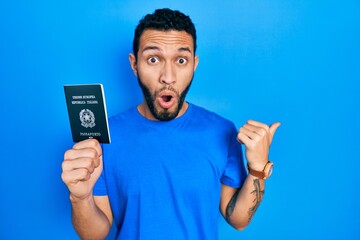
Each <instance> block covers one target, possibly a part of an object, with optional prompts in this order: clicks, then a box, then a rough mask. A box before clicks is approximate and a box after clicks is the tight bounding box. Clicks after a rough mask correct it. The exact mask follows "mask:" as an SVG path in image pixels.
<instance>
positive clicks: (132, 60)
mask: <svg viewBox="0 0 360 240" xmlns="http://www.w3.org/2000/svg"><path fill="white" fill-rule="evenodd" d="M129 62H130V66H131V69H132V70H133V72H134V74H135V76H137V75H138V72H137V64H136V58H135V55H134V54H132V53H130V54H129Z"/></svg>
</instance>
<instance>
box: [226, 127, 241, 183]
mask: <svg viewBox="0 0 360 240" xmlns="http://www.w3.org/2000/svg"><path fill="white" fill-rule="evenodd" d="M236 137H237V132H236V129H235V126H234V130H233V132H232V134H231V137H230V141H229V148H228V158H227V163H226V168H225V171H224V173H223V175H222V177H221V183H223V184H225V185H227V186H230V187H233V188H240V187H241V186H242V185H243V183H244V181H245V178H246V176H247V173H246V170H245V165H244V157H243V153H242V148H241V144H240V143H239V142H238V141H237V138H236Z"/></svg>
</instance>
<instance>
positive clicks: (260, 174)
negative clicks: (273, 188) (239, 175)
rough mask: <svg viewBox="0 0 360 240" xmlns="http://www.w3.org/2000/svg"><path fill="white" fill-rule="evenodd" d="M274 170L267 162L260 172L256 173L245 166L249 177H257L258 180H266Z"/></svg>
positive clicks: (272, 165)
mask: <svg viewBox="0 0 360 240" xmlns="http://www.w3.org/2000/svg"><path fill="white" fill-rule="evenodd" d="M273 168H274V164H273V163H272V162H271V161H268V162H267V163H266V165H265V167H264V169H263V170H262V171H256V170H254V169H251V168H250V167H249V164H248V165H247V169H248V171H249V173H250V174H251V175H253V176H254V177H258V178H260V179H267V178H269V177H270V176H271V174H272V171H273Z"/></svg>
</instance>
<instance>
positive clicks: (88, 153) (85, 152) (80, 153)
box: [64, 148, 100, 167]
mask: <svg viewBox="0 0 360 240" xmlns="http://www.w3.org/2000/svg"><path fill="white" fill-rule="evenodd" d="M79 158H91V159H94V163H95V167H98V166H99V164H100V159H99V158H100V157H99V156H98V152H97V151H96V150H95V149H94V148H82V149H70V150H68V151H66V152H65V154H64V160H76V159H79Z"/></svg>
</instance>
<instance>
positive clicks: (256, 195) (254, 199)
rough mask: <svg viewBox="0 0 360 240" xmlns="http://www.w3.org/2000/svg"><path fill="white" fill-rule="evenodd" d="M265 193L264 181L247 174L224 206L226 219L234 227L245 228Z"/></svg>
mask: <svg viewBox="0 0 360 240" xmlns="http://www.w3.org/2000/svg"><path fill="white" fill-rule="evenodd" d="M264 193H265V181H264V180H262V179H259V178H256V177H254V176H252V175H250V174H249V175H248V177H247V178H246V180H245V182H244V184H243V186H242V188H241V189H239V190H237V191H236V192H235V194H234V196H233V197H232V199H231V200H230V202H229V204H228V206H227V208H226V220H227V221H228V222H229V223H230V224H231V225H232V226H233V227H235V228H236V229H239V230H240V229H243V228H245V227H246V226H247V225H248V224H249V223H250V221H251V219H252V217H253V216H254V214H255V212H256V209H257V208H258V206H259V205H260V203H261V201H262V199H263V196H264Z"/></svg>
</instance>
